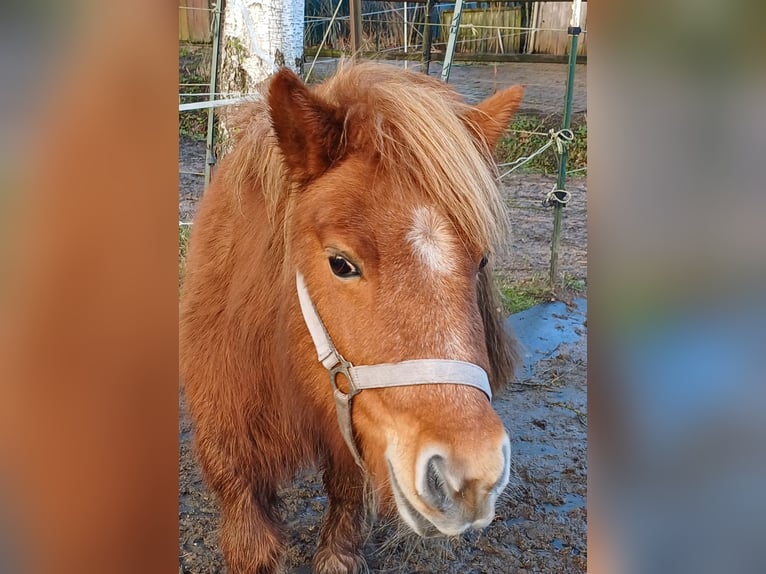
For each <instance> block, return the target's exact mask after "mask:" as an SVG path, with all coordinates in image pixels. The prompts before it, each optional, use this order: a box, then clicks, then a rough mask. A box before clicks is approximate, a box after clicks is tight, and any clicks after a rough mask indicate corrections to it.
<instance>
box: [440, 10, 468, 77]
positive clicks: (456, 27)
mask: <svg viewBox="0 0 766 574" xmlns="http://www.w3.org/2000/svg"><path fill="white" fill-rule="evenodd" d="M462 15H463V0H457V2H455V11H454V12H453V13H452V23H451V24H450V26H449V40H447V52H446V53H445V54H444V63H443V64H442V82H445V83H447V82H449V73H450V70H451V69H452V60H453V58H454V57H455V43H456V42H457V34H458V32H459V31H460V17H461V16H462Z"/></svg>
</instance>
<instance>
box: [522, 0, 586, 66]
mask: <svg viewBox="0 0 766 574" xmlns="http://www.w3.org/2000/svg"><path fill="white" fill-rule="evenodd" d="M580 15H581V17H580V27H581V28H582V29H583V30H585V28H586V24H585V23H586V21H587V16H588V4H587V2H583V4H582V12H581V14H580ZM571 17H572V4H571V2H568V3H563V2H562V3H542V2H537V3H535V6H534V8H533V10H532V17H531V18H530V23H529V26H530V27H531V28H542V29H541V30H534V31H533V32H532V33H531V34H530V40H529V42H528V43H527V52H528V53H530V54H553V55H556V56H563V55H565V54H569V47H570V46H571V39H570V37H569V36H568V35H567V33H566V32H554V31H553V30H550V28H558V29H564V30H566V28H567V26H569V21H570V19H571ZM587 39H588V35H587V34H581V35H580V38H579V41H578V45H577V55H578V56H585V55H587V52H588V47H587V43H588V41H587Z"/></svg>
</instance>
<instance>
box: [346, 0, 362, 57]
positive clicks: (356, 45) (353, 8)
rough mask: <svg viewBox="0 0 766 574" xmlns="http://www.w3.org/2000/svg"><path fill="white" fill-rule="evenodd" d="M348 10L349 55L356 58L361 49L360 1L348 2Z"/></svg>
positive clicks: (352, 0) (350, 0) (351, 0)
mask: <svg viewBox="0 0 766 574" xmlns="http://www.w3.org/2000/svg"><path fill="white" fill-rule="evenodd" d="M348 8H349V20H350V22H351V54H352V57H353V58H356V55H357V54H358V53H359V51H360V50H361V49H362V0H349V1H348Z"/></svg>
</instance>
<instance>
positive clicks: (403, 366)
mask: <svg viewBox="0 0 766 574" xmlns="http://www.w3.org/2000/svg"><path fill="white" fill-rule="evenodd" d="M296 283H297V287H298V300H299V301H300V305H301V311H302V312H303V319H304V321H306V326H307V327H308V330H309V333H310V334H311V339H312V340H313V341H314V347H316V351H317V357H318V358H319V362H320V363H322V365H323V366H324V368H325V369H327V372H328V373H329V375H330V384H331V385H332V388H333V396H334V397H335V410H336V412H337V415H338V424H339V426H340V432H341V434H342V435H343V439H344V440H345V441H346V444H347V445H348V448H349V450H350V451H351V454H352V455H353V457H354V460H355V461H356V463H357V464H358V465H359V466H360V467H361V468H362V469H364V463H363V462H362V457H361V455H360V454H359V450H358V449H357V447H356V443H355V441H354V431H353V428H352V426H351V399H352V398H353V397H354V395H356V394H357V393H359V392H361V391H363V390H364V389H382V388H387V387H404V386H410V385H430V384H440V383H448V384H454V385H467V386H469V387H475V388H477V389H480V390H481V391H484V394H486V395H487V398H489V399H490V400H492V390H491V389H490V386H489V378H488V377H487V373H486V372H485V371H484V369H482V368H481V367H479V366H478V365H474V364H473V363H467V362H465V361H452V360H448V359H415V360H410V361H402V362H400V363H379V364H377V365H362V366H358V367H357V366H354V365H352V364H351V363H349V362H348V361H347V360H346V359H344V358H343V355H341V354H340V353H339V352H338V350H337V349H336V348H335V345H333V343H332V339H330V335H329V334H328V333H327V329H326V328H325V326H324V323H322V319H321V318H320V317H319V313H317V310H316V308H315V307H314V303H313V302H312V301H311V297H310V296H309V293H308V290H307V289H306V284H305V283H304V281H303V276H302V275H301V274H300V273H298V274H297V276H296ZM339 374H342V375H343V376H344V377H346V379H347V380H348V393H344V392H343V391H341V390H340V389H339V388H338V385H337V383H336V378H337V376H338V375H339Z"/></svg>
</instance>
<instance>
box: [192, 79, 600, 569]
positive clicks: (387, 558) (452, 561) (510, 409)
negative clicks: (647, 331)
mask: <svg viewBox="0 0 766 574" xmlns="http://www.w3.org/2000/svg"><path fill="white" fill-rule="evenodd" d="M517 66H518V65H517ZM506 67H507V66H506ZM481 68H482V70H484V71H483V72H481V73H484V74H489V73H490V72H489V71H487V70H488V69H489V68H491V66H482V67H481ZM564 69H565V68H564V67H561V66H557V65H550V74H549V75H550V76H551V78H552V79H550V78H549V80H546V79H545V77H543V79H540V78H539V77H538V78H537V83H538V84H542V85H543V86H544V85H545V84H546V82H548V83H551V84H552V83H555V82H558V76H559V75H560V72H562V70H564ZM513 70H516V71H517V72H518V70H519V68H518V67H516V68H511V71H513ZM463 73H465V71H461V72H460V73H459V74H458V76H457V77H458V78H459V77H460V74H463ZM496 73H497V72H496V70H493V71H492V74H496ZM578 73H579V72H578ZM453 74H454V72H453ZM543 76H545V74H543ZM580 76H583V74H580ZM453 77H454V76H453ZM583 82H584V79H583ZM505 83H506V84H508V83H509V82H505ZM473 85H474V88H475V87H476V86H481V87H482V89H484V86H485V85H486V78H484V79H481V78H480V81H479V80H477V81H476V82H475V83H474V84H473ZM582 91H583V92H584V84H583V86H582ZM543 93H544V90H543V91H541V94H543ZM545 93H547V92H545ZM541 97H543V96H541ZM549 99H550V98H549ZM581 101H582V105H583V106H584V95H583V96H582V100H581ZM535 106H536V107H538V108H541V107H543V106H542V104H540V102H539V101H538V102H537V103H536V104H535ZM204 157H205V153H204V142H203V143H200V142H194V141H191V140H183V141H181V142H180V152H179V167H180V169H181V170H184V171H202V170H203V167H204ZM553 183H554V179H553V178H552V177H547V176H542V175H537V174H528V173H514V174H512V175H511V176H508V177H507V178H505V179H504V180H503V182H502V186H501V187H502V190H503V193H504V195H505V198H506V202H507V205H508V208H509V213H510V216H511V224H512V234H511V237H510V238H509V247H510V248H509V250H508V252H507V253H506V254H505V255H504V256H502V257H501V258H500V260H499V261H498V264H499V271H500V273H501V274H503V275H504V276H505V277H508V278H510V279H512V280H526V279H529V278H530V277H535V276H538V277H539V276H545V274H547V270H548V263H549V258H550V244H549V241H550V234H551V228H552V210H551V209H550V208H544V207H542V205H541V202H542V200H543V198H544V197H545V194H546V193H547V192H548V191H549V190H550V189H551V187H552V185H553ZM567 189H568V190H570V191H571V192H572V201H571V203H570V205H569V206H568V207H567V208H566V209H565V210H564V219H563V223H562V240H561V255H560V268H561V271H562V273H564V274H565V276H567V277H570V278H574V279H579V280H585V279H586V277H587V272H586V256H587V233H586V212H587V200H586V199H587V193H586V183H585V179H584V178H574V179H571V180H570V181H569V183H568V185H567ZM201 192H202V178H201V177H199V176H190V175H181V176H180V187H179V218H180V219H181V221H190V220H192V218H193V215H194V210H195V206H196V203H197V201H198V199H199V197H200V195H201ZM581 330H582V332H583V333H584V332H585V331H586V328H585V326H584V325H583V327H582V329H581ZM586 340H587V335H583V336H582V337H581V338H580V340H579V341H578V342H576V343H573V344H569V345H567V346H564V347H561V348H559V349H558V351H556V352H555V353H554V354H553V356H551V357H550V358H547V359H545V360H543V361H540V362H539V363H537V365H535V367H534V368H533V370H532V372H531V373H530V374H528V375H526V376H523V377H521V378H520V379H519V380H518V381H517V382H516V383H515V384H514V385H512V386H511V388H510V389H509V390H508V391H507V392H506V393H504V394H503V395H502V396H499V397H496V399H495V401H494V404H495V408H496V410H497V412H498V413H499V414H500V416H501V418H502V419H503V421H504V423H505V424H506V426H507V428H508V430H509V431H510V434H511V439H512V452H513V454H512V469H513V473H512V475H513V476H512V480H511V484H510V485H509V486H508V488H507V489H506V491H505V493H504V495H503V496H502V498H501V500H500V501H499V503H498V507H497V515H496V517H495V519H494V521H493V522H492V524H491V525H490V526H489V527H487V528H486V529H485V530H484V531H482V532H472V533H468V534H465V535H463V536H462V537H459V538H456V539H448V540H428V541H424V540H419V539H417V538H415V537H414V536H411V537H405V538H404V539H401V540H399V541H398V542H396V543H395V544H390V543H387V542H388V541H390V539H391V535H392V533H393V532H394V531H395V530H396V527H395V526H392V525H389V524H380V525H378V526H376V527H375V528H374V529H373V531H372V533H371V535H370V537H369V540H368V542H367V544H366V547H365V552H366V556H367V560H368V564H369V567H370V570H371V572H376V573H378V572H379V573H394V572H396V573H399V572H403V573H405V572H406V573H415V572H418V573H421V572H422V573H426V572H429V573H466V574H467V573H477V574H478V573H487V574H488V573H506V572H519V573H526V572H544V573H562V572H574V573H580V572H585V570H586V558H587V550H586V531H587V528H586V477H587V461H586V453H587V447H586V444H587V443H586V437H587V433H586V423H587V408H586V396H587V392H586V387H587V373H586V364H587V362H586V345H587V343H586ZM179 409H180V418H179V433H180V475H179V571H180V572H184V573H194V574H206V573H217V572H222V571H224V566H223V561H222V558H221V555H220V553H219V551H218V549H217V545H216V529H217V524H218V510H217V507H216V503H215V501H214V499H213V498H212V496H211V495H210V493H209V492H208V491H207V490H206V488H205V486H204V484H203V482H202V480H201V478H200V474H199V470H198V468H197V465H196V462H195V460H194V457H193V453H192V449H191V442H190V441H191V436H192V432H193V430H192V425H191V422H190V420H189V419H188V417H187V415H186V412H185V409H184V404H183V396H182V394H180V395H179ZM282 497H283V500H284V520H285V523H286V524H287V528H288V532H289V545H288V546H289V550H288V554H287V559H286V566H287V569H288V571H289V572H294V573H307V572H309V571H310V569H309V566H308V565H309V564H310V561H311V556H312V554H313V552H314V550H315V547H316V541H317V535H318V530H319V524H320V522H321V517H322V512H323V511H324V508H325V506H326V503H327V500H326V497H325V495H324V492H323V489H322V486H321V477H320V476H319V475H317V473H315V472H314V471H312V470H311V469H307V470H306V472H305V473H304V474H303V475H301V476H299V477H296V479H295V481H294V483H293V484H292V485H289V486H287V487H286V488H285V489H284V491H283V493H282Z"/></svg>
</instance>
